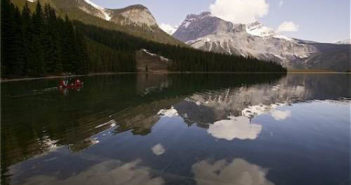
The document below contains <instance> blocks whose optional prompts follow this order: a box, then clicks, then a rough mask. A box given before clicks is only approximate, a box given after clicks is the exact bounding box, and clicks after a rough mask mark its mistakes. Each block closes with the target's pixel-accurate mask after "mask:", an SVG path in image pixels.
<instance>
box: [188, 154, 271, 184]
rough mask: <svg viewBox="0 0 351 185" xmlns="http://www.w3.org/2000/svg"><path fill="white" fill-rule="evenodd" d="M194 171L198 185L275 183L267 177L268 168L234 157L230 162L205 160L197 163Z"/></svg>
mask: <svg viewBox="0 0 351 185" xmlns="http://www.w3.org/2000/svg"><path fill="white" fill-rule="evenodd" d="M192 171H193V173H194V175H195V177H194V178H195V181H196V182H197V184H198V185H212V184H222V185H224V184H228V185H229V184H234V185H274V183H273V182H271V181H269V180H268V179H267V178H266V175H267V170H266V169H263V168H262V167H260V166H257V165H255V164H251V163H249V162H247V161H245V160H243V159H234V160H233V161H232V162H230V163H229V162H227V161H226V160H219V161H216V162H214V163H211V162H209V161H207V160H204V161H200V162H197V163H195V164H194V165H193V166H192Z"/></svg>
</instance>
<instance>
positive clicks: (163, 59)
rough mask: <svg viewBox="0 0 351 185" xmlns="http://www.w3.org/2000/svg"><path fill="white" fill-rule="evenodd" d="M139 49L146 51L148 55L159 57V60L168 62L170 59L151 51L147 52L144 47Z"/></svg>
mask: <svg viewBox="0 0 351 185" xmlns="http://www.w3.org/2000/svg"><path fill="white" fill-rule="evenodd" d="M141 51H143V52H144V53H146V54H148V55H150V56H153V57H159V58H160V60H161V61H163V62H168V61H170V60H169V59H168V58H166V57H163V56H159V55H157V54H155V53H151V52H149V51H148V50H146V49H142V50H141Z"/></svg>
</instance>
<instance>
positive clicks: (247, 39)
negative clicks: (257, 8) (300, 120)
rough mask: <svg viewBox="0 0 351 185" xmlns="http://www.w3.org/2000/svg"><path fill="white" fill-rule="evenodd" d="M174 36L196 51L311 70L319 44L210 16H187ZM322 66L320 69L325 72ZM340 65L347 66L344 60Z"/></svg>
mask: <svg viewBox="0 0 351 185" xmlns="http://www.w3.org/2000/svg"><path fill="white" fill-rule="evenodd" d="M173 36H174V37H175V38H177V39H179V40H181V41H183V42H185V43H187V44H188V45H190V46H192V47H194V48H197V49H201V50H205V51H212V52H218V53H226V54H235V55H241V56H244V57H255V58H258V59H261V60H267V61H275V62H278V63H280V64H282V65H283V66H285V67H288V68H314V66H313V65H310V64H314V62H315V61H314V60H312V59H311V58H313V59H316V58H318V57H316V56H317V55H318V54H320V48H319V47H320V44H318V43H314V42H307V41H302V40H298V39H293V38H289V37H286V36H283V35H280V34H278V33H276V32H275V31H274V30H273V29H271V28H268V27H266V26H264V25H262V24H261V23H259V22H254V23H251V24H233V23H231V22H228V21H225V20H222V19H220V18H218V17H215V16H212V15H211V13H209V12H204V13H201V14H199V15H194V14H191V15H188V16H187V17H186V19H185V20H184V22H183V23H182V24H181V25H180V26H179V28H178V30H177V31H176V32H175V33H174V34H173ZM322 45H323V44H322ZM322 47H323V48H324V49H325V48H326V47H324V45H323V46H322ZM328 47H333V46H332V45H329V46H328ZM318 59H319V60H321V59H320V57H319V58H318ZM325 62H326V61H322V63H323V65H321V66H319V67H322V68H323V69H324V68H327V69H328V68H329V67H330V66H329V64H325ZM329 62H330V61H329ZM342 62H343V63H346V66H348V63H347V60H345V58H343V61H342ZM343 67H345V65H344V66H343ZM335 68H338V69H335ZM340 69H342V68H341V67H340ZM332 70H339V67H338V66H336V67H335V66H334V69H332Z"/></svg>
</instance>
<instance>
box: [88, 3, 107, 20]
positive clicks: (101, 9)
mask: <svg viewBox="0 0 351 185" xmlns="http://www.w3.org/2000/svg"><path fill="white" fill-rule="evenodd" d="M84 1H85V2H86V3H88V4H90V5H91V6H93V7H94V8H96V9H98V10H99V11H100V12H101V13H102V14H103V15H104V17H105V20H107V21H110V20H111V18H112V17H111V16H110V14H109V13H107V12H106V9H105V8H102V7H100V6H99V5H97V4H95V3H93V2H91V1H90V0H84Z"/></svg>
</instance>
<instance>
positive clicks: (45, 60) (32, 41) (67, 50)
mask: <svg viewBox="0 0 351 185" xmlns="http://www.w3.org/2000/svg"><path fill="white" fill-rule="evenodd" d="M1 17H2V19H1V24H2V27H1V38H2V43H1V44H2V45H1V52H2V58H1V59H2V62H1V72H2V77H20V76H43V75H47V74H61V73H62V72H70V73H77V74H84V73H87V72H88V52H87V47H86V43H85V38H84V37H83V35H82V34H80V33H79V32H78V31H77V30H76V29H74V27H73V24H72V22H71V21H70V20H69V19H68V18H67V17H66V18H65V19H62V18H59V17H57V16H56V13H55V10H54V9H53V8H51V7H50V6H49V5H45V6H44V7H42V5H41V4H40V3H37V4H36V8H35V11H34V12H31V11H30V9H29V8H28V4H26V5H25V6H24V8H23V9H22V10H19V9H18V8H17V7H16V6H14V5H13V4H12V3H11V2H10V1H9V0H2V6H1Z"/></svg>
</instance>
